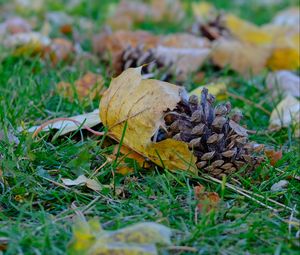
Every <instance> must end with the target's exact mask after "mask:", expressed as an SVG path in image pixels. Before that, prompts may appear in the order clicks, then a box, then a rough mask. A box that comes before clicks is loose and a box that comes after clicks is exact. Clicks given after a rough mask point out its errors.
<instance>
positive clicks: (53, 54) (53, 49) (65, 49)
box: [44, 38, 75, 65]
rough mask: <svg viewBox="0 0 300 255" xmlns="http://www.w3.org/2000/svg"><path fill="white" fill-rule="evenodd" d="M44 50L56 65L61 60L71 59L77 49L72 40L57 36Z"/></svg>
mask: <svg viewBox="0 0 300 255" xmlns="http://www.w3.org/2000/svg"><path fill="white" fill-rule="evenodd" d="M44 51H45V53H44V54H45V55H46V56H49V57H50V60H51V61H52V63H53V64H54V65H56V64H57V63H58V62H60V61H67V60H70V59H71V57H72V54H73V53H74V52H75V49H74V46H73V44H72V43H71V42H70V41H68V40H66V39H63V38H55V39H53V40H52V41H51V44H50V45H49V47H46V48H45V49H44Z"/></svg>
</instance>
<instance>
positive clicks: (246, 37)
mask: <svg viewBox="0 0 300 255" xmlns="http://www.w3.org/2000/svg"><path fill="white" fill-rule="evenodd" d="M225 22H226V27H227V28H228V29H229V30H230V32H231V33H232V34H233V35H234V37H236V38H238V39H239V40H241V41H244V42H247V43H253V44H256V45H269V44H271V43H272V40H273V38H272V36H271V35H270V34H269V33H267V32H266V31H264V30H262V29H261V28H260V27H257V26H256V25H254V24H252V23H250V22H248V21H245V20H243V19H240V18H239V17H237V16H234V15H232V14H229V15H226V17H225Z"/></svg>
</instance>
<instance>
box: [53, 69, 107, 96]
mask: <svg viewBox="0 0 300 255" xmlns="http://www.w3.org/2000/svg"><path fill="white" fill-rule="evenodd" d="M57 90H58V92H59V93H60V94H61V95H62V96H63V97H65V98H68V99H69V100H70V101H73V100H74V90H75V91H76V94H77V96H78V98H79V100H83V99H84V98H89V99H90V100H94V99H96V98H99V97H100V95H101V93H103V91H104V80H103V77H102V76H101V75H99V74H95V73H92V72H88V73H86V74H85V75H84V76H83V77H81V78H80V79H78V80H77V81H75V83H74V90H73V86H72V84H70V83H68V82H60V83H58V84H57Z"/></svg>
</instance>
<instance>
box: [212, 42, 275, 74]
mask: <svg viewBox="0 0 300 255" xmlns="http://www.w3.org/2000/svg"><path fill="white" fill-rule="evenodd" d="M269 56H270V50H268V49H266V48H265V47H262V46H258V45H253V44H250V43H246V42H240V41H237V40H227V39H221V40H218V41H216V42H215V44H214V48H213V50H212V61H213V62H214V64H216V65H217V66H219V67H222V68H224V67H226V66H230V67H231V68H232V69H233V70H235V71H237V72H238V73H240V74H242V75H244V76H248V75H249V74H257V73H259V72H261V71H262V70H263V69H264V68H265V66H266V63H267V59H268V58H269Z"/></svg>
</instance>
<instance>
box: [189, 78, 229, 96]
mask: <svg viewBox="0 0 300 255" xmlns="http://www.w3.org/2000/svg"><path fill="white" fill-rule="evenodd" d="M204 87H205V88H207V89H208V92H209V93H210V94H212V95H214V96H215V97H216V98H217V100H224V99H226V98H227V94H226V92H227V83H226V82H222V81H220V82H216V83H215V82H212V83H208V84H205V85H204V86H201V87H198V88H196V89H194V90H192V91H191V92H190V93H189V94H190V95H197V96H198V97H200V96H201V92H202V89H203V88H204Z"/></svg>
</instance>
